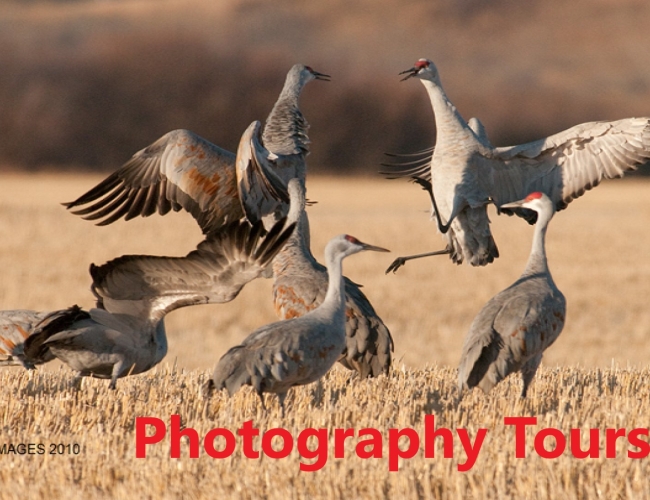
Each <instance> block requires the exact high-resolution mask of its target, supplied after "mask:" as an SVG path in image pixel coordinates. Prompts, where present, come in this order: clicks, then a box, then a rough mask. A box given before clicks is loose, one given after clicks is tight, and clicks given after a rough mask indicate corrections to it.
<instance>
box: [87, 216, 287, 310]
mask: <svg viewBox="0 0 650 500" xmlns="http://www.w3.org/2000/svg"><path fill="white" fill-rule="evenodd" d="M284 224H285V220H284V219H283V220H281V221H280V222H278V223H277V224H276V227H274V229H275V231H273V232H270V233H269V234H267V236H266V237H264V238H262V237H261V234H262V230H261V229H260V228H259V227H257V226H254V227H251V226H250V225H249V224H248V223H246V222H239V223H232V224H230V225H228V226H226V227H225V228H224V229H222V230H221V231H218V232H215V233H211V234H210V235H208V237H207V238H206V239H205V240H204V241H202V242H201V243H200V244H199V245H198V246H197V248H196V250H194V251H192V252H190V253H189V254H188V255H187V256H185V257H157V256H148V255H125V256H122V257H118V258H117V259H114V260H112V261H110V262H108V263H106V264H104V265H102V266H95V265H94V264H91V266H90V274H91V276H92V278H93V285H92V291H93V293H94V294H95V296H96V297H97V300H98V307H103V308H105V309H106V310H108V311H109V312H112V313H127V312H128V313H132V312H133V310H134V309H137V310H139V311H141V312H142V311H143V310H145V309H148V310H149V311H150V314H152V315H153V316H155V317H162V316H164V315H165V314H167V313H169V312H170V311H172V310H174V309H177V308H179V307H183V306H188V305H194V304H205V303H221V302H228V301H230V300H232V299H234V298H235V297H236V296H237V294H238V293H239V291H240V290H241V289H242V288H243V286H244V285H245V284H246V283H248V282H249V281H251V280H253V279H255V278H257V277H258V276H260V274H261V273H262V272H263V271H264V269H265V267H266V265H267V264H268V262H269V261H270V260H271V259H273V257H274V256H275V255H276V254H277V252H279V251H280V249H281V248H282V245H283V244H284V243H285V242H286V240H287V239H288V238H289V236H290V235H291V233H292V231H293V228H294V226H295V224H291V225H290V226H289V227H287V228H286V229H283V228H284ZM269 239H271V240H272V241H269ZM262 245H264V248H265V250H264V251H263V252H259V251H258V250H259V248H260V247H262ZM249 249H250V250H251V251H249ZM252 251H254V253H252Z"/></svg>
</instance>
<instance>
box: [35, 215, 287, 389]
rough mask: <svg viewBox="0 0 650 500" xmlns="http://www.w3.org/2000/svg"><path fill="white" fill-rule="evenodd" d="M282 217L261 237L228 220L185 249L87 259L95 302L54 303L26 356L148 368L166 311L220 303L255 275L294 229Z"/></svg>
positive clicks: (80, 368) (83, 370) (84, 370)
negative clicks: (56, 307) (179, 253)
mask: <svg viewBox="0 0 650 500" xmlns="http://www.w3.org/2000/svg"><path fill="white" fill-rule="evenodd" d="M284 222H285V221H284V220H282V221H280V222H278V223H277V224H276V226H274V228H273V229H272V230H271V231H270V232H269V233H268V234H267V235H266V236H265V237H263V238H262V232H263V229H262V227H261V223H260V224H257V225H256V226H254V227H251V226H250V225H249V224H248V223H246V222H242V223H233V224H230V225H228V226H226V227H225V228H223V229H222V230H221V231H219V232H216V233H211V234H210V235H208V237H207V238H206V239H205V240H204V241H203V242H201V243H200V244H199V245H198V247H197V249H196V250H194V251H192V252H190V253H189V254H188V255H187V256H185V257H155V256H147V255H125V256H122V257H119V258H117V259H114V260H112V261H110V262H108V263H106V264H104V265H102V266H95V265H93V264H91V266H90V274H91V276H92V279H93V284H92V291H93V293H94V294H95V296H96V298H97V304H96V306H97V307H96V308H94V309H90V310H89V311H83V310H81V309H80V308H79V307H77V306H74V307H71V308H69V309H64V310H61V311H55V312H53V313H51V314H50V315H48V316H47V317H45V318H44V319H43V320H42V321H41V322H40V323H39V324H37V325H35V327H34V329H33V332H32V334H31V335H30V337H29V338H28V339H27V340H26V341H25V348H24V351H25V357H26V358H27V360H28V361H32V360H39V359H40V358H41V357H42V355H43V354H44V353H47V352H49V353H51V354H52V355H54V356H55V357H56V358H58V359H60V360H61V361H63V362H64V363H66V364H67V365H68V366H70V367H71V368H72V369H73V370H75V371H76V372H77V377H82V376H93V377H98V378H110V379H111V382H110V386H109V387H110V388H113V389H114V388H115V384H116V381H117V379H118V378H120V377H124V376H126V375H135V374H138V373H142V372H145V371H147V370H149V369H150V368H152V367H153V366H155V365H156V364H158V363H159V362H160V361H161V360H162V359H163V358H164V357H165V355H166V353H167V337H166V333H165V326H164V321H163V319H164V317H165V315H166V314H168V313H170V312H171V311H173V310H175V309H178V308H180V307H185V306H191V305H197V304H208V303H223V302H228V301H230V300H232V299H234V298H235V297H236V296H237V294H238V293H239V292H240V290H241V289H242V287H243V286H244V285H245V284H246V283H248V282H249V281H251V280H253V279H255V278H256V277H258V276H260V275H261V274H262V272H263V271H264V269H265V268H266V267H267V266H268V265H269V263H270V262H271V260H272V259H273V257H274V256H275V255H276V254H277V252H278V251H279V250H280V248H281V247H282V245H283V244H284V243H285V242H286V240H287V239H288V238H289V236H290V235H291V232H292V231H293V228H294V225H293V224H292V225H290V226H289V227H288V228H287V229H283V226H284Z"/></svg>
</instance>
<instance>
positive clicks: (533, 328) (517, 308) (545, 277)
mask: <svg viewBox="0 0 650 500" xmlns="http://www.w3.org/2000/svg"><path fill="white" fill-rule="evenodd" d="M507 207H508V208H526V209H529V210H534V211H535V212H536V213H537V214H538V217H537V224H536V226H535V233H534V236H533V246H532V250H531V253H530V257H529V259H528V263H527V264H526V269H525V270H524V272H523V274H522V275H521V277H520V278H519V279H518V280H517V281H515V282H514V283H513V284H512V285H510V286H509V287H508V288H506V289H505V290H503V291H502V292H500V293H499V294H497V295H496V296H494V297H493V298H492V299H491V300H490V301H489V302H488V303H487V304H486V305H485V306H484V307H483V309H482V310H481V312H479V314H478V315H477V316H476V318H475V319H474V321H473V322H472V325H471V327H470V329H469V333H468V335H467V338H466V339H465V344H464V346H463V354H462V356H461V361H460V366H459V368H458V385H459V388H460V390H461V391H462V390H463V389H464V388H470V389H471V388H472V387H480V388H481V389H482V390H483V392H485V393H487V392H488V391H490V389H492V387H494V386H495V385H496V384H498V383H499V382H500V381H501V380H503V379H504V378H505V377H507V376H508V375H509V374H511V373H515V372H518V371H519V372H521V376H522V379H523V390H522V393H521V396H522V397H525V396H526V392H527V390H528V386H529V384H530V382H531V381H532V380H533V377H534V376H535V372H536V371H537V367H538V366H539V364H540V362H541V360H542V354H543V353H544V351H545V350H546V348H548V347H549V346H550V345H551V344H552V343H553V342H555V340H556V339H557V337H558V336H559V335H560V332H561V331H562V328H563V326H564V319H565V315H566V301H565V299H564V296H563V295H562V292H560V290H558V288H557V286H556V285H555V283H554V282H553V278H552V277H551V273H550V271H549V269H548V264H547V261H546V251H545V245H544V241H545V236H546V229H547V226H548V223H549V221H550V220H551V218H552V217H553V214H554V212H555V210H554V203H553V202H552V201H551V199H550V198H549V197H548V196H546V195H545V194H542V193H538V192H537V193H532V194H530V195H529V196H528V197H526V198H525V199H524V200H520V201H518V202H514V203H509V204H508V205H507Z"/></svg>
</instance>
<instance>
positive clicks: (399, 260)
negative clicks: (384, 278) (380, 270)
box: [385, 257, 406, 274]
mask: <svg viewBox="0 0 650 500" xmlns="http://www.w3.org/2000/svg"><path fill="white" fill-rule="evenodd" d="M404 264H406V257H397V258H396V259H395V260H394V261H393V262H392V263H391V265H390V266H388V269H386V273H385V274H388V273H390V272H392V273H393V274H394V273H396V272H397V270H398V269H399V268H400V267H402V266H403V265H404Z"/></svg>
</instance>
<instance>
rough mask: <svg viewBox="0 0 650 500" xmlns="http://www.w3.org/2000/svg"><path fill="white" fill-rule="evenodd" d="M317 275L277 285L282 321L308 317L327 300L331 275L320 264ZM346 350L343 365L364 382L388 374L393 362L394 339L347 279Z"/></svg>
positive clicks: (275, 295) (275, 298) (277, 305)
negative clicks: (356, 373)
mask: <svg viewBox="0 0 650 500" xmlns="http://www.w3.org/2000/svg"><path fill="white" fill-rule="evenodd" d="M314 267H315V269H316V270H315V272H313V273H310V274H308V275H305V276H303V277H301V276H292V277H289V278H282V279H279V280H277V281H276V283H274V285H273V302H274V305H275V310H276V313H277V315H278V316H279V317H280V318H282V319H291V318H297V317H300V316H304V315H305V314H307V313H308V312H309V311H312V310H314V309H316V308H317V307H318V306H319V305H320V304H321V303H322V302H323V300H324V299H325V293H326V292H327V271H326V270H325V268H324V267H323V266H321V265H320V264H318V265H315V266H314ZM345 337H346V338H345V350H344V351H343V355H342V357H341V359H339V362H340V363H341V364H342V365H343V366H345V367H346V368H348V369H349V370H356V371H357V372H359V375H360V376H361V378H366V377H368V376H373V377H377V376H379V375H380V374H382V373H388V370H389V369H390V366H391V362H392V354H391V353H392V352H393V349H394V347H393V338H392V337H391V334H390V331H389V330H388V328H387V327H386V325H385V324H384V322H383V321H382V320H381V318H380V317H379V316H378V315H377V313H376V312H375V309H374V308H373V307H372V304H371V303H370V301H369V300H368V298H367V297H366V296H365V294H364V293H363V292H362V291H361V289H360V285H357V284H356V283H354V282H353V281H352V280H350V279H349V278H345Z"/></svg>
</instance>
